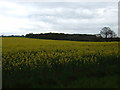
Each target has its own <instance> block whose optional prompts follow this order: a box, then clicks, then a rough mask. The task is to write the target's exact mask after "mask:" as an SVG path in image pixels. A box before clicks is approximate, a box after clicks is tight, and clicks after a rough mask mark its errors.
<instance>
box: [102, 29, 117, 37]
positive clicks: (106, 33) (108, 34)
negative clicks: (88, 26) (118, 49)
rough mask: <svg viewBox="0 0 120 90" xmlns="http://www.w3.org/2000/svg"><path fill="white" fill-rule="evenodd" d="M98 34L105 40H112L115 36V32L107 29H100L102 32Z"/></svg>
mask: <svg viewBox="0 0 120 90" xmlns="http://www.w3.org/2000/svg"><path fill="white" fill-rule="evenodd" d="M100 34H101V36H103V37H105V38H109V37H110V38H114V37H115V36H116V34H115V32H114V31H113V30H111V29H110V28H109V27H104V28H102V30H101V31H100Z"/></svg>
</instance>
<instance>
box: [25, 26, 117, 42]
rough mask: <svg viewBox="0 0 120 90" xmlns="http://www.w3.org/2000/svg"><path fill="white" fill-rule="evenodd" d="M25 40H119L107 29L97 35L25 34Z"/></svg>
mask: <svg viewBox="0 0 120 90" xmlns="http://www.w3.org/2000/svg"><path fill="white" fill-rule="evenodd" d="M25 37H27V38H38V39H51V40H71V41H119V38H118V37H117V35H116V34H115V32H114V31H113V30H111V29H110V28H109V27H104V28H102V30H101V31H100V33H99V34H94V35H92V34H64V33H51V32H50V33H40V34H33V33H29V34H26V35H25Z"/></svg>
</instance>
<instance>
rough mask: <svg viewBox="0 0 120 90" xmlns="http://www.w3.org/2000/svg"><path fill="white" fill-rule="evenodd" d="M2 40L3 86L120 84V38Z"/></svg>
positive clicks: (114, 85) (92, 85)
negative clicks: (97, 39)
mask: <svg viewBox="0 0 120 90" xmlns="http://www.w3.org/2000/svg"><path fill="white" fill-rule="evenodd" d="M2 40H3V52H2V69H3V88H12V87H15V88H21V87H24V88H45V87H54V88H56V87H74V88H75V87H88V88H89V87H92V88H94V87H113V88H114V87H118V86H119V85H117V84H116V83H117V82H118V80H117V79H116V78H117V77H118V76H119V75H120V70H119V65H120V61H119V59H120V56H119V54H118V42H73V41H59V40H42V39H28V38H3V39H2ZM104 77H105V79H103V78H104ZM89 78H90V79H89ZM91 78H92V79H91ZM97 79H98V82H97ZM92 80H93V83H91V82H92ZM110 80H112V81H113V82H112V83H111V82H110ZM96 82H97V84H96ZM103 82H106V83H107V84H104V83H103ZM76 83H77V84H76ZM98 84H100V85H98Z"/></svg>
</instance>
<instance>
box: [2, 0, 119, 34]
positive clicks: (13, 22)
mask: <svg viewBox="0 0 120 90" xmlns="http://www.w3.org/2000/svg"><path fill="white" fill-rule="evenodd" d="M105 26H107V27H110V28H111V29H112V30H114V31H115V32H116V33H118V3H117V2H34V1H32V2H25V1H24V2H13V1H9V2H8V1H0V33H1V34H3V35H12V34H14V35H22V34H23V35H25V34H27V33H47V32H59V33H82V34H83V33H86V34H97V33H99V31H100V30H101V29H102V28H103V27H105Z"/></svg>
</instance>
